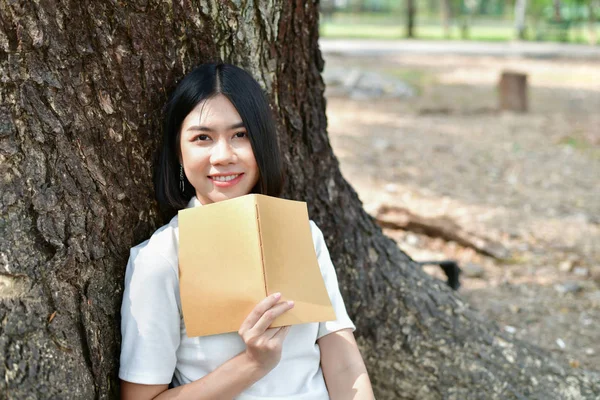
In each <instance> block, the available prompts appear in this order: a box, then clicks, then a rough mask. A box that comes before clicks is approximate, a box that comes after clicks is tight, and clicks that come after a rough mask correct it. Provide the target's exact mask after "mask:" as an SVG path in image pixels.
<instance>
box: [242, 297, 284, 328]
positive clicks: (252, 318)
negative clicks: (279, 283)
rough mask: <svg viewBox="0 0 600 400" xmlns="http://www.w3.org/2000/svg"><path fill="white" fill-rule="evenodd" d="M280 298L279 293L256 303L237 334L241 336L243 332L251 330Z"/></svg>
mask: <svg viewBox="0 0 600 400" xmlns="http://www.w3.org/2000/svg"><path fill="white" fill-rule="evenodd" d="M280 298H281V293H273V294H272V295H270V296H267V297H265V298H264V299H262V300H261V301H260V303H258V304H257V305H256V306H255V307H254V309H253V310H252V311H251V312H250V314H248V316H247V317H246V319H245V320H244V322H242V325H241V326H240V330H239V334H240V335H242V334H243V333H244V332H245V331H247V330H249V329H251V328H252V327H253V326H254V325H256V323H257V322H258V320H259V319H260V318H261V317H262V316H263V314H264V313H265V312H266V311H267V310H268V309H270V308H271V307H273V306H274V305H275V304H277V302H278V301H279V299H280Z"/></svg>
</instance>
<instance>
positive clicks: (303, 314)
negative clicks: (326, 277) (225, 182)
mask: <svg viewBox="0 0 600 400" xmlns="http://www.w3.org/2000/svg"><path fill="white" fill-rule="evenodd" d="M179 287H180V295H181V306H182V309H183V318H184V322H185V326H186V330H187V336H188V337H194V336H206V335H213V334H217V333H226V332H235V331H237V330H238V329H239V328H240V325H241V324H242V322H243V321H244V319H245V318H246V317H247V316H248V314H249V313H250V311H252V309H253V308H254V306H256V304H258V303H259V302H260V301H261V300H262V299H264V298H265V297H267V296H268V295H269V294H272V293H276V292H281V294H282V299H281V301H286V300H293V301H294V303H295V305H294V308H292V309H291V310H289V311H287V312H286V313H285V314H283V315H281V316H280V317H278V318H277V319H276V320H275V321H274V322H273V324H272V325H271V327H273V328H274V327H279V326H284V325H295V324H302V323H308V322H322V321H331V320H335V319H336V316H335V312H334V310H333V307H332V306H331V301H330V300H329V295H328V294H327V289H326V288H325V283H324V282H323V277H322V275H321V271H320V269H319V264H318V262H317V257H316V254H315V249H314V246H313V241H312V235H311V232H310V225H309V220H308V211H307V208H306V203H304V202H300V201H292V200H283V199H279V198H275V197H269V196H264V195H258V194H249V195H246V196H241V197H237V198H234V199H231V200H225V201H221V202H218V203H213V204H209V205H205V206H202V207H194V208H188V209H185V210H181V211H179Z"/></svg>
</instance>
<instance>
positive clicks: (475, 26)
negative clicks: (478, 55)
mask: <svg viewBox="0 0 600 400" xmlns="http://www.w3.org/2000/svg"><path fill="white" fill-rule="evenodd" d="M404 25H405V22H404V16H403V15H394V14H374V13H367V14H342V13H339V14H335V15H334V16H333V17H332V18H328V19H324V20H322V22H321V26H320V34H321V36H322V37H324V38H336V39H383V40H396V39H404V38H406V28H405V26H404ZM597 32H598V34H599V35H600V24H598V25H597ZM415 33H416V39H425V40H445V39H450V40H459V39H462V36H461V32H460V28H459V27H458V26H457V22H456V21H455V24H454V25H453V26H452V29H451V34H450V37H449V38H446V37H445V34H444V29H443V28H442V26H441V25H440V23H439V21H436V20H434V19H423V20H417V24H416V27H415ZM536 36H541V39H542V40H544V41H559V40H560V39H561V36H562V35H561V32H560V31H557V30H556V27H551V26H548V27H543V26H541V25H540V29H539V30H538V31H535V30H534V29H531V30H530V32H529V38H530V39H531V40H533V39H534V38H535V37H536ZM588 36H589V30H588V27H587V25H582V26H573V27H571V29H569V30H568V34H567V41H568V42H569V43H588ZM514 38H515V31H514V27H513V23H512V21H510V20H503V19H493V20H483V19H481V18H475V19H474V20H473V23H472V24H471V27H470V31H469V40H475V41H509V40H513V39H514Z"/></svg>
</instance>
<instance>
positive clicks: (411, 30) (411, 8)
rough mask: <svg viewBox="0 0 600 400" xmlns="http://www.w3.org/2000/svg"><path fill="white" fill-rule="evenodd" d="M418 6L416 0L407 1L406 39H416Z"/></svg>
mask: <svg viewBox="0 0 600 400" xmlns="http://www.w3.org/2000/svg"><path fill="white" fill-rule="evenodd" d="M416 13H417V5H416V2H415V0H406V37H408V38H410V39H412V38H414V37H415V15H416Z"/></svg>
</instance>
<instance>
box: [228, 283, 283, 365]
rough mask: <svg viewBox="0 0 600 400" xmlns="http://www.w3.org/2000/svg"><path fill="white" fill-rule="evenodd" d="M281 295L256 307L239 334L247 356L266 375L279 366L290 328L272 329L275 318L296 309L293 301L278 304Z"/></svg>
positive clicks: (268, 299) (269, 297) (277, 294)
mask: <svg viewBox="0 0 600 400" xmlns="http://www.w3.org/2000/svg"><path fill="white" fill-rule="evenodd" d="M280 298H281V293H275V294H272V295H270V296H268V297H266V298H265V299H264V300H262V301H261V302H260V303H258V304H257V305H256V307H254V309H253V310H252V312H250V314H249V315H248V317H246V319H245V320H244V322H243V323H242V326H241V327H240V330H239V331H238V334H239V335H240V336H241V337H242V339H243V340H244V343H246V356H247V357H248V358H249V359H250V360H251V361H252V362H254V363H255V364H256V365H257V367H258V368H259V369H260V370H262V371H263V372H264V373H265V374H266V373H268V372H269V371H271V370H272V369H273V368H275V367H276V366H277V364H279V360H280V359H281V349H282V345H283V341H284V339H285V337H286V336H287V334H288V332H289V330H290V327H289V326H284V327H281V328H271V329H269V326H270V325H271V324H272V323H273V321H274V320H275V318H277V317H279V316H280V315H281V314H283V313H284V312H286V311H288V310H290V309H291V308H292V307H294V302H293V301H285V302H282V303H277V302H278V301H279V299H280Z"/></svg>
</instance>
